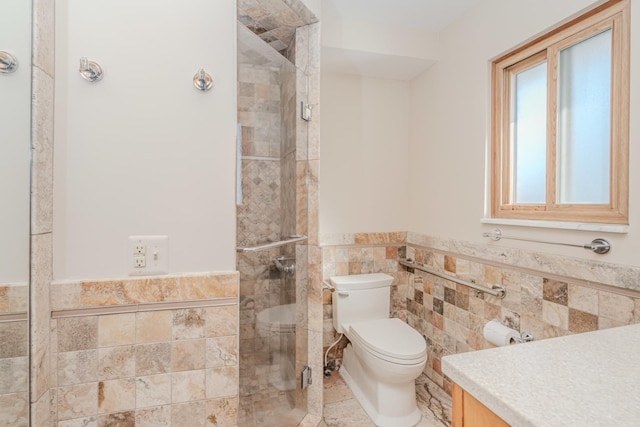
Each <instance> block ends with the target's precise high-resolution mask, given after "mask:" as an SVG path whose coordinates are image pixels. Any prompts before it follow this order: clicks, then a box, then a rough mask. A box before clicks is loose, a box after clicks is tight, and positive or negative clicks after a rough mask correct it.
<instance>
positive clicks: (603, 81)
mask: <svg viewBox="0 0 640 427" xmlns="http://www.w3.org/2000/svg"><path fill="white" fill-rule="evenodd" d="M559 67H560V68H559V94H558V95H559V99H558V106H559V111H558V114H559V117H558V201H559V202H560V203H563V204H564V203H575V204H581V203H596V204H608V203H609V176H610V175H609V169H610V138H611V137H610V135H611V31H610V30H609V31H605V32H603V33H600V34H598V35H596V36H593V37H591V38H589V39H587V40H585V41H583V42H581V43H578V44H576V45H573V46H571V47H569V48H567V49H564V50H562V51H561V52H560V64H559Z"/></svg>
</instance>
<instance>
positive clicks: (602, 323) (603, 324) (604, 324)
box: [598, 317, 626, 329]
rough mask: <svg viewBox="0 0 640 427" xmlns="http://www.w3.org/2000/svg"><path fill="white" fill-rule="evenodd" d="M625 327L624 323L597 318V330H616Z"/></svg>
mask: <svg viewBox="0 0 640 427" xmlns="http://www.w3.org/2000/svg"><path fill="white" fill-rule="evenodd" d="M625 325H626V323H622V322H618V321H617V320H612V319H607V318H606V317H598V329H610V328H617V327H619V326H625Z"/></svg>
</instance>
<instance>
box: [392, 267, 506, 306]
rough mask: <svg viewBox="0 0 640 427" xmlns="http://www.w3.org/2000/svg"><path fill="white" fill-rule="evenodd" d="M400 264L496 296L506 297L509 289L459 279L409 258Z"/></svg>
mask: <svg viewBox="0 0 640 427" xmlns="http://www.w3.org/2000/svg"><path fill="white" fill-rule="evenodd" d="M398 262H399V263H400V264H402V265H404V266H405V267H409V268H415V269H416V270H420V271H424V272H425V273H429V274H431V275H433V276H437V277H440V278H442V279H445V280H449V281H451V282H455V283H459V284H461V285H463V286H466V287H469V288H471V289H475V290H476V291H480V292H484V293H486V294H489V295H493V296H494V297H498V298H504V297H505V295H506V294H507V290H506V289H505V288H503V287H502V286H497V285H494V286H492V287H491V288H486V287H484V286H480V285H476V284H475V283H471V282H467V281H466V280H462V279H458V278H457V277H453V276H450V275H448V274H444V273H440V272H439V271H436V270H432V269H431V268H429V267H425V266H424V265H420V264H417V263H415V262H411V261H408V260H403V259H401V260H399V261H398Z"/></svg>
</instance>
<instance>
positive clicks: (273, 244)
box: [236, 235, 307, 252]
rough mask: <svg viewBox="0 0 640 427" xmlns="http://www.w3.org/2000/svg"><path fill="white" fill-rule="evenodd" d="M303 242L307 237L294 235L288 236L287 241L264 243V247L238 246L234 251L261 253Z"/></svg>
mask: <svg viewBox="0 0 640 427" xmlns="http://www.w3.org/2000/svg"><path fill="white" fill-rule="evenodd" d="M305 240H307V236H301V235H294V236H289V238H288V239H285V240H278V241H277V242H271V243H265V244H264V245H257V246H238V247H236V251H237V252H256V251H263V250H266V249H273V248H278V247H280V246H284V245H288V244H290V243H298V242H304V241H305Z"/></svg>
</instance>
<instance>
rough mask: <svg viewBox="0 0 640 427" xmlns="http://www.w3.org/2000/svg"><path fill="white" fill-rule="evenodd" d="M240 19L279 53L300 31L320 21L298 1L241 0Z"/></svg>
mask: <svg viewBox="0 0 640 427" xmlns="http://www.w3.org/2000/svg"><path fill="white" fill-rule="evenodd" d="M238 20H239V21H240V22H241V23H242V24H243V25H244V26H246V27H247V28H249V29H250V30H251V31H253V32H254V33H255V34H256V35H258V36H259V37H260V38H261V39H262V40H264V42H265V43H267V44H268V45H269V46H271V47H272V48H274V49H275V50H277V51H279V52H282V51H284V50H285V49H286V48H287V47H289V46H290V45H291V44H292V41H293V40H294V38H295V32H296V29H297V28H299V27H304V26H306V25H309V24H313V23H315V22H318V19H317V18H316V17H315V16H314V15H313V13H311V12H310V11H309V9H307V7H306V6H305V5H304V4H303V3H302V2H300V1H299V0H239V1H238Z"/></svg>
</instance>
